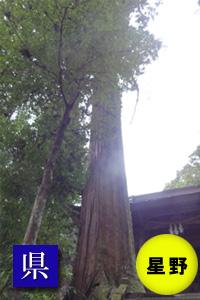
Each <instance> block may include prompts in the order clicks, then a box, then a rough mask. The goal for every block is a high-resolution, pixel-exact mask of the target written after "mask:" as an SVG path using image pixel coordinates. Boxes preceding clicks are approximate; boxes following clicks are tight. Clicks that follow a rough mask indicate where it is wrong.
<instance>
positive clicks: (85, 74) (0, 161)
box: [0, 0, 160, 300]
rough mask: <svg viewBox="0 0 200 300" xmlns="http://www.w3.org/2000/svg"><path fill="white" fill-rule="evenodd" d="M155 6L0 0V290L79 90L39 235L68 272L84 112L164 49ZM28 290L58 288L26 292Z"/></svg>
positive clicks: (81, 177)
mask: <svg viewBox="0 0 200 300" xmlns="http://www.w3.org/2000/svg"><path fill="white" fill-rule="evenodd" d="M153 11H154V9H152V6H151V5H149V4H148V1H147V0H125V1H121V0H119V1H116V0H109V1H106V0H79V1H78V0H76V1H75V0H74V1H72V0H58V1H52V0H45V1H44V0H42V1H38V0H32V1H28V0H16V1H12V0H2V1H0V36H1V44H0V101H1V106H0V207H1V211H0V228H1V234H0V265H1V268H0V289H1V288H2V287H3V286H4V283H5V282H7V276H8V278H9V283H8V285H10V284H11V264H12V262H11V252H12V249H11V248H12V245H13V244H15V243H21V241H22V239H23V236H24V233H25V228H26V226H27V222H28V218H29V216H30V211H31V208H32V205H33V201H34V198H35V195H36V193H37V189H38V186H39V185H40V182H41V178H42V174H43V170H44V166H45V162H46V158H47V156H48V153H49V149H50V146H51V144H52V140H53V138H54V136H55V131H56V128H57V126H58V123H59V120H60V118H61V115H62V113H63V111H64V107H65V104H66V103H64V102H66V101H67V102H68V103H70V102H71V101H73V99H74V95H75V94H76V93H77V91H78V92H79V102H78V103H76V105H75V108H74V110H73V114H72V116H71V124H70V127H68V129H67V131H66V133H65V138H64V141H63V144H62V147H61V150H60V154H59V157H58V159H57V163H56V169H55V171H54V173H53V174H52V176H53V179H54V180H53V186H52V189H51V195H50V201H49V202H48V205H47V208H46V212H45V216H44V220H43V223H42V229H41V232H40V236H39V242H41V243H58V244H59V248H60V251H61V252H62V261H63V264H62V265H64V266H65V267H64V268H63V269H62V276H65V277H66V278H70V276H71V261H72V258H73V254H74V249H75V243H76V227H75V226H74V225H73V224H72V221H71V219H70V217H69V216H68V215H67V214H66V211H65V210H64V209H63V208H64V207H65V205H66V204H71V203H77V202H78V201H79V199H80V194H81V191H82V188H83V186H84V181H85V170H86V154H87V148H86V145H87V142H88V126H87V121H88V119H87V118H85V112H86V109H87V108H88V107H89V105H90V104H91V97H92V95H93V92H94V90H96V89H97V88H98V87H100V86H103V88H102V89H101V90H104V91H106V90H108V89H112V88H113V85H114V86H115V85H116V82H117V85H118V87H119V88H120V89H121V90H128V89H135V88H136V78H137V76H138V75H140V74H142V73H143V72H144V67H145V65H146V64H149V63H150V62H151V61H152V60H153V59H155V58H156V56H157V52H158V49H159V47H160V43H159V42H158V41H155V39H154V37H153V35H151V34H150V33H149V32H148V31H147V30H146V29H145V27H146V25H147V23H148V20H149V18H150V16H151V15H152V14H153ZM130 14H134V15H135V20H136V24H137V26H135V27H133V26H129V25H130ZM100 98H103V95H102V97H100ZM63 100H65V101H63ZM86 120H87V121H86ZM7 292H8V291H7V289H4V291H3V294H4V296H5V299H9V295H8V294H7ZM1 296H2V295H1ZM2 297H3V296H2ZM33 298H34V299H41V300H45V299H55V293H53V292H52V291H49V292H46V293H44V292H43V293H40V292H39V291H35V292H34V294H32V293H28V292H27V293H24V299H33Z"/></svg>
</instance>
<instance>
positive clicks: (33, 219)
mask: <svg viewBox="0 0 200 300" xmlns="http://www.w3.org/2000/svg"><path fill="white" fill-rule="evenodd" d="M70 111H71V108H66V110H65V112H64V114H63V116H62V119H61V121H60V124H59V127H58V129H57V132H56V135H55V139H54V142H53V144H52V147H51V150H50V153H49V156H48V159H47V163H46V166H45V169H44V173H43V177H42V182H41V184H40V187H39V189H38V193H37V195H36V198H35V202H34V205H33V208H32V212H31V216H30V219H29V223H28V226H27V229H26V233H25V237H24V241H23V243H24V244H35V243H36V240H37V237H38V233H39V230H40V226H41V222H42V217H43V212H44V208H45V206H46V202H47V198H48V196H49V191H50V188H51V184H52V176H53V171H54V167H55V163H56V158H57V155H58V153H59V151H60V147H61V145H62V141H63V138H64V133H65V129H66V128H67V126H68V124H69V122H70Z"/></svg>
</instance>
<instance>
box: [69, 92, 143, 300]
mask: <svg viewBox="0 0 200 300" xmlns="http://www.w3.org/2000/svg"><path fill="white" fill-rule="evenodd" d="M130 276H131V277H132V279H134V282H135V287H134V288H135V291H136V292H139V291H141V290H142V291H143V289H141V286H140V284H139V283H138V280H137V278H136V273H135V270H134V254H133V236H132V224H131V217H130V207H129V202H128V194H127V186H126V177H125V169H124V160H123V146H122V134H121V97H120V93H119V92H115V93H109V96H108V97H107V98H106V100H104V101H99V102H97V101H96V102H95V103H94V104H93V112H92V122H91V143H90V165H89V175H88V179H87V184H86V187H85V190H84V193H83V202H82V209H81V220H80V236H79V242H78V249H77V258H76V262H75V268H74V281H73V284H74V286H75V288H76V291H77V292H78V295H76V296H75V297H74V299H76V300H77V299H83V297H82V295H85V296H86V298H87V299H89V298H90V296H91V294H92V293H93V290H94V288H95V287H98V286H99V287H100V289H101V290H102V291H103V285H104V284H105V282H107V283H108V285H110V286H112V287H113V286H114V287H117V286H118V285H119V284H120V283H121V282H122V281H123V279H124V278H127V277H130ZM110 292H111V290H110V289H109V288H108V289H106V294H109V293H110ZM94 299H99V300H103V299H106V298H105V295H103V294H102V295H100V296H98V295H96V296H95V298H94ZM116 299H117V298H116Z"/></svg>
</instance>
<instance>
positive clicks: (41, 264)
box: [13, 245, 58, 288]
mask: <svg viewBox="0 0 200 300" xmlns="http://www.w3.org/2000/svg"><path fill="white" fill-rule="evenodd" d="M13 287H14V288H26V287H29V288H57V287H58V246H57V245H14V246H13Z"/></svg>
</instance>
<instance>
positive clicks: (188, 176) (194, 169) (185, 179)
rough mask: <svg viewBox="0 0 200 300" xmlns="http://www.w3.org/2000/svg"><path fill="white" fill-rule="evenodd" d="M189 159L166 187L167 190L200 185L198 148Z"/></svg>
mask: <svg viewBox="0 0 200 300" xmlns="http://www.w3.org/2000/svg"><path fill="white" fill-rule="evenodd" d="M189 158H190V159H189V162H188V163H187V164H186V165H185V166H184V167H183V168H182V170H180V171H178V172H177V175H176V178H175V179H174V180H172V181H171V182H169V183H168V184H167V185H166V188H167V189H170V188H181V187H186V186H191V185H194V186H195V185H200V146H198V147H197V149H196V150H195V151H194V152H193V153H192V154H191V155H190V156H189Z"/></svg>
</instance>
